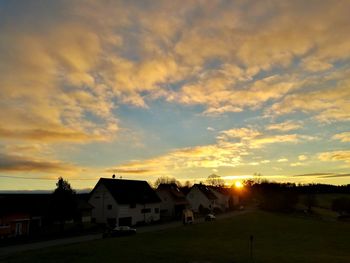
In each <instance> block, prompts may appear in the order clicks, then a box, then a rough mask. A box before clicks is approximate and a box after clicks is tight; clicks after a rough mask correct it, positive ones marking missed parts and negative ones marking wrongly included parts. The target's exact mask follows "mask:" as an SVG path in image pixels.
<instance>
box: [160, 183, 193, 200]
mask: <svg viewBox="0 0 350 263" xmlns="http://www.w3.org/2000/svg"><path fill="white" fill-rule="evenodd" d="M157 191H166V192H168V193H169V194H170V196H171V197H172V199H173V201H174V202H175V203H177V204H187V203H188V202H187V199H186V196H185V195H184V194H183V192H181V191H180V189H179V187H178V186H177V185H176V184H174V183H171V184H160V185H159V186H158V188H157Z"/></svg>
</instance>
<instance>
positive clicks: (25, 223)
mask: <svg viewBox="0 0 350 263" xmlns="http://www.w3.org/2000/svg"><path fill="white" fill-rule="evenodd" d="M29 224H30V215H29V214H26V213H13V214H8V215H4V216H2V217H0V237H16V236H23V235H29Z"/></svg>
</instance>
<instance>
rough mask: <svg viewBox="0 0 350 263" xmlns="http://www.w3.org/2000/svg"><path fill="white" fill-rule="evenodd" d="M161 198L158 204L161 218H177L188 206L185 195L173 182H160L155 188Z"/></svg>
mask: <svg viewBox="0 0 350 263" xmlns="http://www.w3.org/2000/svg"><path fill="white" fill-rule="evenodd" d="M156 192H157V194H158V196H159V197H160V199H161V200H162V202H161V204H160V216H161V217H162V218H178V219H180V218H181V216H182V211H183V210H184V209H186V207H188V205H189V203H188V201H187V199H186V196H185V195H184V194H183V193H182V192H181V191H180V189H179V187H178V186H177V185H176V184H174V183H170V184H160V185H159V186H158V188H157V190H156Z"/></svg>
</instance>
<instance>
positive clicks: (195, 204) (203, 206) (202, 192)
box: [186, 184, 218, 213]
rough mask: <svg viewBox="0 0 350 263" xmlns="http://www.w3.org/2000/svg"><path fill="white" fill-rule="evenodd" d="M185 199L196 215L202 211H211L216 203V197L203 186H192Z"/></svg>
mask: <svg viewBox="0 0 350 263" xmlns="http://www.w3.org/2000/svg"><path fill="white" fill-rule="evenodd" d="M186 198H187V200H188V202H189V204H190V207H191V208H192V210H193V211H194V212H196V213H202V212H204V210H206V211H213V209H214V208H215V207H216V206H217V202H218V197H217V196H216V195H215V194H213V192H212V191H211V190H210V188H209V187H208V186H206V185H204V184H194V185H193V186H192V187H191V189H190V191H189V192H188V194H187V196H186Z"/></svg>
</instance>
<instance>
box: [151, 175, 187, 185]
mask: <svg viewBox="0 0 350 263" xmlns="http://www.w3.org/2000/svg"><path fill="white" fill-rule="evenodd" d="M160 184H176V185H177V186H179V187H180V186H181V183H180V182H179V181H178V180H176V179H175V178H174V177H167V176H161V177H159V178H158V179H157V180H156V181H155V182H154V187H155V188H157V187H158V186H159V185H160Z"/></svg>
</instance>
